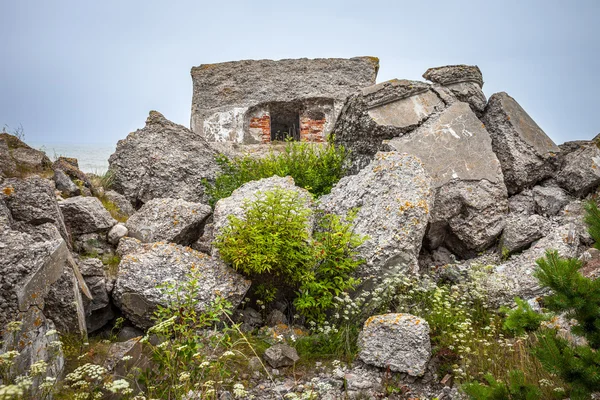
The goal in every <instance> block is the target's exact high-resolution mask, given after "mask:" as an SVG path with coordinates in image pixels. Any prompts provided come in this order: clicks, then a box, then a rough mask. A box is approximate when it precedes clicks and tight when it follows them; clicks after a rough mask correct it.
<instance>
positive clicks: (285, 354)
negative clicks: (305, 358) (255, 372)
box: [264, 343, 300, 368]
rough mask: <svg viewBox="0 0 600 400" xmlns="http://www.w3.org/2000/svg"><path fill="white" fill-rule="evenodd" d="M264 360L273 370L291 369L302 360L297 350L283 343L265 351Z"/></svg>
mask: <svg viewBox="0 0 600 400" xmlns="http://www.w3.org/2000/svg"><path fill="white" fill-rule="evenodd" d="M264 358H265V361H266V362H267V363H268V364H269V365H270V366H271V368H281V367H291V366H292V365H294V364H295V363H296V361H298V360H300V357H299V356H298V353H297V352H296V349H294V348H293V347H290V346H288V345H287V344H283V343H279V344H276V345H273V346H271V347H269V348H268V349H267V350H265V354H264Z"/></svg>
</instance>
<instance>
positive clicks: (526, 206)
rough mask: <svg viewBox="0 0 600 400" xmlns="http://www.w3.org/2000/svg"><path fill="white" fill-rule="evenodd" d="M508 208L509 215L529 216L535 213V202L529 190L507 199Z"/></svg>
mask: <svg viewBox="0 0 600 400" xmlns="http://www.w3.org/2000/svg"><path fill="white" fill-rule="evenodd" d="M508 208H509V210H510V212H511V213H513V214H514V213H519V214H526V215H530V214H533V213H535V200H533V193H532V192H531V190H529V189H526V190H523V191H522V192H521V193H519V194H515V195H514V196H511V197H509V198H508Z"/></svg>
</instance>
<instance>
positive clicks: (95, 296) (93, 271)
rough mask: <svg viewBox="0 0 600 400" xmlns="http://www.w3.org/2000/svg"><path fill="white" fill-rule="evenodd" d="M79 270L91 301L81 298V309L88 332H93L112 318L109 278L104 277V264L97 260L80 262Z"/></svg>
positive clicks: (87, 259) (89, 259) (91, 259)
mask: <svg viewBox="0 0 600 400" xmlns="http://www.w3.org/2000/svg"><path fill="white" fill-rule="evenodd" d="M79 269H80V271H81V275H82V276H83V279H84V281H85V283H86V285H87V287H88V288H89V290H90V293H91V295H92V298H91V299H88V298H87V297H85V298H83V308H84V310H85V315H86V325H87V329H88V332H94V331H97V330H98V329H100V328H102V327H103V326H105V325H106V324H107V323H108V322H109V321H110V320H111V319H112V318H114V313H113V311H112V307H111V304H110V293H109V289H111V288H110V287H109V285H108V281H109V278H108V277H107V275H106V272H105V268H104V264H102V261H100V260H99V259H97V258H86V259H83V260H81V262H80V263H79Z"/></svg>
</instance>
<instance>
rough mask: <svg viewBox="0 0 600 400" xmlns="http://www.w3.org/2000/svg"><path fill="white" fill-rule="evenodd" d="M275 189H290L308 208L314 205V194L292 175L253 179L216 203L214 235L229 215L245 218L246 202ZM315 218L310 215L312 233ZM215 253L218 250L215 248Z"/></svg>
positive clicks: (309, 225)
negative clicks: (301, 185) (303, 187)
mask: <svg viewBox="0 0 600 400" xmlns="http://www.w3.org/2000/svg"><path fill="white" fill-rule="evenodd" d="M275 189H283V190H290V191H294V192H296V193H298V195H299V199H300V200H301V201H303V202H304V205H305V206H306V207H308V208H311V209H312V208H313V207H314V202H313V198H312V195H311V194H310V193H309V192H308V191H307V190H306V189H302V188H299V187H298V186H296V185H295V184H294V179H293V178H292V177H290V176H287V177H285V178H283V177H280V176H272V177H270V178H264V179H260V180H258V181H251V182H248V183H245V184H243V185H242V186H240V187H239V188H237V189H236V190H234V191H233V193H231V196H229V197H226V198H224V199H221V200H219V201H218V202H217V204H215V210H214V213H213V235H214V237H215V238H216V237H218V236H219V234H220V233H221V232H222V231H223V229H224V228H225V227H226V226H227V225H228V224H229V219H228V218H229V216H230V215H233V216H235V217H237V218H240V219H244V218H245V212H244V208H243V206H244V204H245V203H246V202H252V201H254V200H256V199H260V198H263V197H264V196H263V193H265V192H269V191H272V190H275ZM313 223H314V221H313V218H312V217H310V218H309V221H308V225H307V227H306V229H307V230H308V231H309V232H311V233H312V227H313ZM212 251H213V255H216V254H217V253H218V252H217V250H216V249H213V250H212Z"/></svg>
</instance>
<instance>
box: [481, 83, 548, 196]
mask: <svg viewBox="0 0 600 400" xmlns="http://www.w3.org/2000/svg"><path fill="white" fill-rule="evenodd" d="M482 121H483V122H484V124H485V127H486V129H487V130H488V131H489V132H490V135H491V136H492V146H493V148H494V152H495V153H496V155H497V156H498V159H499V160H500V164H501V165H502V172H503V173H504V182H505V183H506V187H507V189H508V192H509V193H510V194H514V193H518V192H520V191H521V190H523V189H525V188H527V187H531V186H533V185H535V184H536V183H537V182H539V181H541V180H543V179H544V178H547V177H549V176H550V175H551V174H552V173H553V169H554V165H555V164H556V162H557V156H556V155H557V153H559V152H560V149H559V148H558V146H556V144H554V142H553V141H552V139H550V138H549V137H548V136H547V135H546V134H545V133H544V131H543V130H542V129H541V128H540V127H539V126H538V125H537V124H536V123H535V121H534V120H533V119H532V118H531V117H530V116H529V115H528V114H527V112H525V110H524V109H523V108H522V107H521V106H520V105H519V103H517V102H516V101H515V99H513V98H512V97H510V96H509V95H508V94H506V93H505V92H500V93H496V94H494V95H492V97H490V100H489V102H488V105H487V107H486V110H485V114H484V115H483V117H482Z"/></svg>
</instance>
